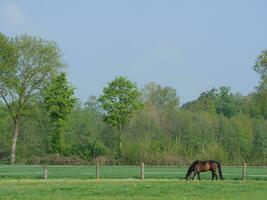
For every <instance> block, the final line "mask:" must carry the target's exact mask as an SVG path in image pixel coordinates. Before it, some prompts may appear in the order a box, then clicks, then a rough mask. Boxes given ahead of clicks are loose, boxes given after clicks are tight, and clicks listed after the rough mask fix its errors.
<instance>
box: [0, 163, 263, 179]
mask: <svg viewBox="0 0 267 200" xmlns="http://www.w3.org/2000/svg"><path fill="white" fill-rule="evenodd" d="M144 171H145V179H184V177H185V174H186V171H187V167H177V166H147V165H145V170H144ZM222 172H223V175H224V178H225V179H226V180H241V179H242V167H241V166H237V167H228V166H223V167H222ZM246 174H247V176H246V179H247V180H263V181H264V180H265V181H267V167H251V166H248V167H247V169H246ZM42 176H43V166H41V165H0V180H1V179H40V178H41V177H42ZM95 177H96V166H94V165H91V166H68V165H50V166H48V179H82V180H85V179H95ZM139 177H140V166H105V165H103V166H101V165H100V178H101V179H138V178H139ZM201 178H202V179H204V180H209V179H211V174H210V173H209V172H206V173H201Z"/></svg>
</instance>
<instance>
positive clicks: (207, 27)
mask: <svg viewBox="0 0 267 200" xmlns="http://www.w3.org/2000/svg"><path fill="white" fill-rule="evenodd" d="M266 10H267V1H266V0H253V1H252V0H216V1H215V0H201V1H198V0H132V1H130V0H112V1H110V0H98V1H96V0H95V1H93V0H68V1H66V0H45V1H41V0H39V1H37V0H0V32H2V33H3V34H5V35H7V36H10V37H14V36H16V35H21V34H29V35H33V36H39V37H42V38H44V39H48V40H54V41H56V42H57V44H58V46H59V48H60V49H61V52H62V60H63V62H64V63H65V64H66V65H67V68H66V71H67V74H68V79H69V81H70V82H71V84H72V85H74V87H75V88H76V91H75V95H76V96H77V97H78V98H79V99H80V100H81V101H82V102H85V101H86V100H87V99H88V98H89V96H90V95H96V96H98V95H100V94H101V93H102V89H103V87H104V86H106V85H107V83H108V82H110V81H112V80H113V79H114V78H115V77H116V76H127V77H128V78H129V79H130V80H131V81H133V82H135V83H136V84H137V86H138V87H139V88H142V87H144V85H145V84H147V83H149V82H151V81H153V82H156V83H158V84H160V85H161V86H171V87H173V88H175V89H176V91H177V94H178V96H180V98H181V102H182V103H185V102H187V101H191V100H194V99H196V98H197V97H198V96H199V95H200V93H202V92H204V91H207V90H210V89H211V88H212V87H217V88H218V87H220V86H229V87H231V88H232V90H233V91H234V92H240V93H241V94H243V95H247V94H249V93H250V92H251V91H253V90H254V88H255V86H257V84H258V82H259V77H258V75H257V74H256V73H255V72H254V71H253V65H254V63H255V59H256V58H257V56H258V55H259V54H260V53H261V51H262V50H264V49H267V12H266Z"/></svg>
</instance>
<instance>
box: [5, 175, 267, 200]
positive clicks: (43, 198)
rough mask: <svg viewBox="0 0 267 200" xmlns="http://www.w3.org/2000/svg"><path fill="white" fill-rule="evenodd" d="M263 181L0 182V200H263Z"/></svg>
mask: <svg viewBox="0 0 267 200" xmlns="http://www.w3.org/2000/svg"><path fill="white" fill-rule="evenodd" d="M266 188H267V182H266V181H251V180H250V181H229V180H228V181H207V180H203V181H185V180H173V179H147V180H136V179H112V180H111V179H109V180H107V179H105V180H79V179H50V180H46V181H45V180H29V179H23V180H0V199H1V200H15V199H16V200H22V199H23V200H25V199H38V200H48V199H49V200H55V199H56V200H63V199H64V200H72V199H77V200H85V199H90V200H94V199H101V200H107V199H109V200H113V199H124V200H130V199H131V200H135V199H144V200H148V199H153V200H157V199H164V200H165V199H168V200H172V199H183V200H209V199H216V200H223V199H225V200H226V199H227V200H229V199H242V200H248V199H253V200H258V199H259V200H262V199H266V195H267V190H266Z"/></svg>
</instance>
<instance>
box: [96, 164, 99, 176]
mask: <svg viewBox="0 0 267 200" xmlns="http://www.w3.org/2000/svg"><path fill="white" fill-rule="evenodd" d="M99 178H100V173H99V162H97V163H96V179H99Z"/></svg>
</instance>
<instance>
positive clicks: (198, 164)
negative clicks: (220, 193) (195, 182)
mask: <svg viewBox="0 0 267 200" xmlns="http://www.w3.org/2000/svg"><path fill="white" fill-rule="evenodd" d="M206 171H211V174H212V180H214V178H216V180H217V179H218V172H219V177H220V179H223V175H222V169H221V164H220V163H219V162H216V161H213V160H208V161H201V160H196V161H194V162H193V163H192V164H191V165H190V167H189V168H188V170H187V174H186V177H185V178H186V179H190V178H191V179H194V178H195V176H196V175H197V176H198V179H199V180H200V174H199V173H200V172H206Z"/></svg>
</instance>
